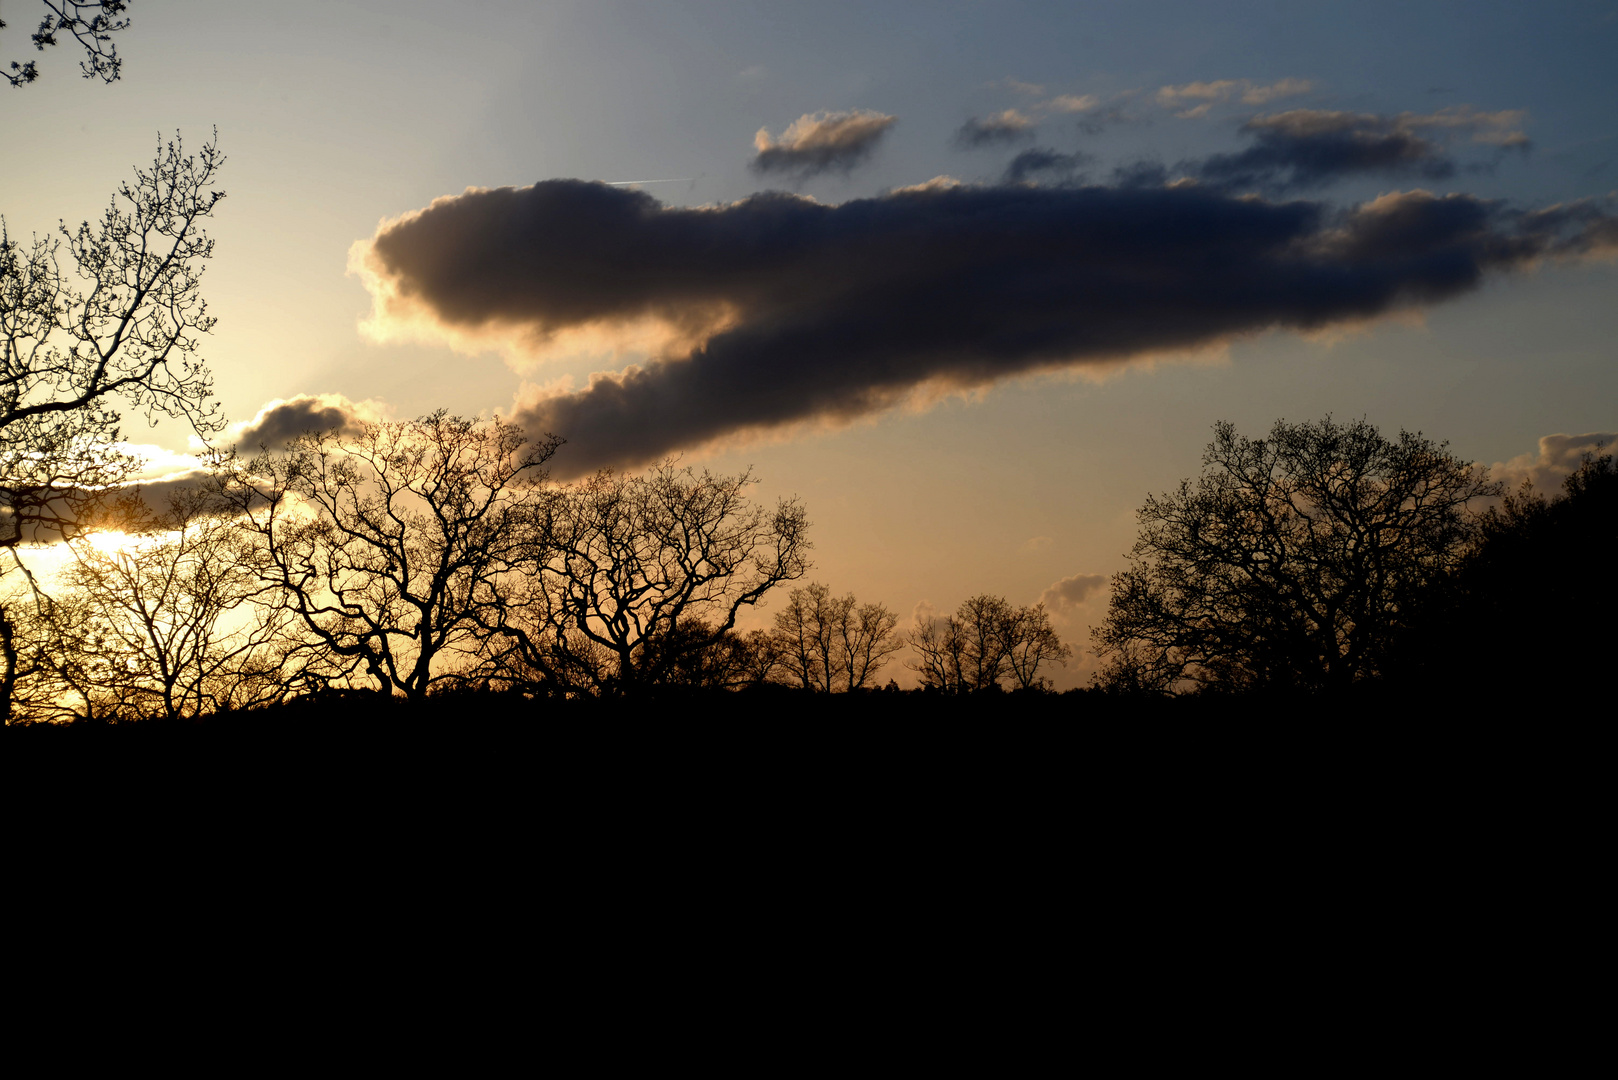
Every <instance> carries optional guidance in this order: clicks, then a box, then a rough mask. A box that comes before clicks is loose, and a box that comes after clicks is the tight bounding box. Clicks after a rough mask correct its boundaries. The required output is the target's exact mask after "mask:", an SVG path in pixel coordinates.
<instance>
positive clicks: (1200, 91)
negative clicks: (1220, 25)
mask: <svg viewBox="0 0 1618 1080" xmlns="http://www.w3.org/2000/svg"><path fill="white" fill-rule="evenodd" d="M1312 89H1314V84H1313V83H1311V82H1310V81H1309V80H1307V79H1280V80H1277V81H1276V82H1273V83H1270V84H1269V85H1267V86H1266V85H1262V84H1259V83H1255V82H1253V80H1251V79H1217V80H1214V81H1212V82H1192V83H1185V84H1184V85H1182V86H1164V87H1161V88H1160V89H1159V90H1158V91H1157V94H1156V95H1155V97H1156V99H1157V103H1158V104H1159V105H1161V106H1162V107H1163V108H1165V109H1179V110H1181V111H1180V112H1178V113H1176V114H1175V115H1177V116H1180V117H1182V118H1185V119H1191V118H1194V117H1198V116H1205V115H1207V113H1208V111H1209V110H1210V109H1212V108H1213V107H1214V106H1215V105H1217V104H1220V103H1221V102H1224V101H1229V100H1230V99H1231V98H1232V97H1235V96H1237V95H1240V98H1241V101H1242V103H1243V104H1244V105H1267V104H1269V103H1270V102H1272V101H1276V100H1278V99H1280V98H1284V97H1294V96H1296V95H1298V94H1306V93H1308V92H1309V91H1310V90H1312Z"/></svg>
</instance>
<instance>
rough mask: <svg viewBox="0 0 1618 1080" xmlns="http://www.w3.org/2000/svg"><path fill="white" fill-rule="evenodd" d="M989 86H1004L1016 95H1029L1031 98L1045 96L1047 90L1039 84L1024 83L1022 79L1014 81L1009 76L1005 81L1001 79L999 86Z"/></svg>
mask: <svg viewBox="0 0 1618 1080" xmlns="http://www.w3.org/2000/svg"><path fill="white" fill-rule="evenodd" d="M989 85H990V86H996V85H999V86H1003V87H1005V88H1006V89H1007V90H1010V91H1012V92H1014V93H1018V94H1027V95H1029V96H1030V97H1038V96H1039V95H1040V94H1043V93H1044V92H1045V88H1044V87H1043V86H1041V85H1039V84H1038V83H1031V82H1023V81H1022V80H1021V79H1013V78H1012V77H1011V76H1009V75H1008V76H1006V77H1005V78H1004V79H1001V80H1000V82H999V83H998V84H996V83H990V84H989Z"/></svg>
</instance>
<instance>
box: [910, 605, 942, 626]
mask: <svg viewBox="0 0 1618 1080" xmlns="http://www.w3.org/2000/svg"><path fill="white" fill-rule="evenodd" d="M941 618H943V616H942V615H940V614H939V611H938V608H937V607H936V606H935V605H934V604H933V602H932V601H931V600H922V601H920V602H918V603H917V604H916V606H915V607H914V608H912V609H911V610H910V625H911V626H931V625H932V624H933V623H935V622H937V621H938V620H939V619H941Z"/></svg>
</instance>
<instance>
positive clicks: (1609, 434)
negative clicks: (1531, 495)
mask: <svg viewBox="0 0 1618 1080" xmlns="http://www.w3.org/2000/svg"><path fill="white" fill-rule="evenodd" d="M1614 447H1618V431H1587V432H1585V433H1584V434H1583V435H1542V436H1540V440H1539V452H1538V453H1537V454H1520V455H1518V456H1517V457H1514V458H1512V459H1511V460H1510V461H1505V462H1499V461H1497V462H1495V464H1494V467H1493V468H1492V469H1490V470H1489V471H1490V472H1491V473H1492V474H1493V476H1494V478H1495V479H1496V480H1503V481H1505V484H1506V487H1507V488H1509V489H1515V488H1517V487H1518V486H1519V485H1521V484H1522V483H1523V481H1525V480H1526V481H1528V482H1529V483H1531V484H1532V485H1533V486H1534V487H1536V488H1538V489H1539V491H1540V492H1541V493H1543V494H1546V495H1551V494H1554V493H1556V492H1558V491H1560V490H1561V488H1562V481H1564V480H1566V479H1567V478H1568V477H1569V476H1571V475H1573V473H1575V472H1577V471H1578V468H1579V465H1580V464H1581V463H1582V462H1583V461H1584V458H1585V455H1587V454H1589V455H1595V454H1600V453H1606V454H1610V453H1612V452H1613V448H1614Z"/></svg>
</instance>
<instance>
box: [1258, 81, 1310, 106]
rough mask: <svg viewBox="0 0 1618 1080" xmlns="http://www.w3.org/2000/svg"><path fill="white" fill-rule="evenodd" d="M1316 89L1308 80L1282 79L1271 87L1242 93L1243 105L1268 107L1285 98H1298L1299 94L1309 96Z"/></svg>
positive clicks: (1260, 87) (1261, 87) (1262, 87)
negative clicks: (1271, 103)
mask: <svg viewBox="0 0 1618 1080" xmlns="http://www.w3.org/2000/svg"><path fill="white" fill-rule="evenodd" d="M1313 89H1314V84H1313V83H1311V82H1310V81H1309V80H1308V79H1282V80H1280V81H1279V82H1273V83H1271V84H1270V85H1269V86H1252V85H1249V86H1248V87H1247V89H1245V90H1243V91H1242V104H1243V105H1268V104H1269V103H1270V102H1272V101H1276V100H1278V99H1280V98H1284V97H1296V96H1297V95H1298V94H1307V93H1308V92H1309V91H1311V90H1313Z"/></svg>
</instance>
